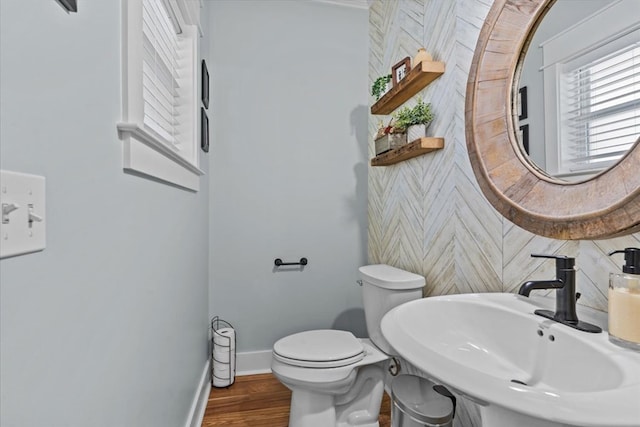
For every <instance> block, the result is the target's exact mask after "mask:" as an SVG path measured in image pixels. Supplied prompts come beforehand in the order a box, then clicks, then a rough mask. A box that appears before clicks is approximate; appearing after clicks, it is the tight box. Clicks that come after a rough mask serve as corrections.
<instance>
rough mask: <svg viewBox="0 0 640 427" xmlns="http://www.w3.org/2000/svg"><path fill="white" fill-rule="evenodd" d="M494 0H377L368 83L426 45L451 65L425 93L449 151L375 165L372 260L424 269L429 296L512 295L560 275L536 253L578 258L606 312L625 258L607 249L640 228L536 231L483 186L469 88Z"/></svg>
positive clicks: (585, 300) (594, 303) (586, 298)
mask: <svg viewBox="0 0 640 427" xmlns="http://www.w3.org/2000/svg"><path fill="white" fill-rule="evenodd" d="M491 4H492V0H377V1H375V2H374V3H373V5H372V6H371V9H370V27H369V28H370V30H369V31H370V64H369V81H370V84H371V83H373V81H374V80H375V79H376V78H377V77H378V76H381V75H383V74H385V73H388V72H389V70H390V69H391V66H392V65H393V64H395V63H396V62H398V61H399V60H400V59H402V58H404V57H405V56H410V57H413V55H414V54H415V53H416V52H417V50H418V48H419V47H425V48H426V49H427V51H428V52H429V53H431V54H432V56H433V57H434V59H435V60H438V61H443V62H445V63H446V72H445V74H444V75H443V76H442V77H440V78H439V79H438V80H436V81H435V82H433V83H432V84H431V85H430V86H428V87H427V88H426V89H424V90H423V91H422V92H421V93H420V94H419V96H422V97H423V98H424V99H425V100H426V101H427V102H430V103H431V104H432V105H433V107H434V111H435V114H436V118H435V120H434V122H433V123H432V124H431V127H430V129H429V134H430V135H433V136H441V137H444V138H445V148H444V149H443V150H439V151H437V152H434V153H430V154H427V155H424V156H421V157H418V158H414V159H411V160H409V161H406V162H402V163H399V164H397V165H394V166H388V167H375V168H374V167H369V213H368V216H369V261H370V262H371V263H387V264H391V265H394V266H397V267H400V268H404V269H407V270H410V271H413V272H417V273H419V274H422V275H424V276H425V277H426V279H427V286H426V287H425V295H442V294H451V293H465V292H493V291H505V292H514V291H515V290H517V288H518V287H519V286H520V284H521V283H523V282H524V281H526V280H531V279H534V280H535V279H543V278H552V277H553V276H554V263H553V262H552V261H549V260H547V261H544V260H540V259H535V258H531V257H530V254H531V253H556V254H566V255H569V256H575V257H577V261H576V263H577V266H578V269H579V274H578V291H579V292H581V293H582V297H581V299H580V301H579V303H581V304H584V305H588V306H591V307H594V308H597V309H600V310H606V309H607V284H608V273H609V272H610V271H616V270H618V269H619V266H620V265H621V263H622V259H620V258H616V259H610V258H609V257H608V256H607V253H608V252H609V251H611V250H613V249H619V248H625V247H629V246H636V247H640V234H635V235H631V236H627V237H622V238H617V239H611V240H601V241H561V240H553V239H548V238H544V237H539V236H535V235H533V234H531V233H529V232H527V231H525V230H522V229H521V228H519V227H517V226H515V225H513V224H512V223H510V222H509V221H507V220H505V219H503V218H502V217H501V216H500V214H498V212H497V211H496V210H495V209H493V207H492V206H491V205H490V204H489V203H488V202H487V200H486V199H485V197H484V196H483V195H482V193H481V191H480V189H479V187H478V185H477V184H476V180H475V177H474V175H473V171H472V169H471V165H470V163H469V159H468V156H467V149H466V143H465V132H464V129H465V121H464V106H465V91H466V83H467V77H468V72H469V67H470V65H471V61H472V59H473V52H474V50H475V45H476V42H477V39H478V35H479V33H480V28H481V27H482V24H483V22H484V19H485V17H486V15H487V12H488V11H489V8H490V7H491ZM415 99H416V98H414V99H413V100H411V101H409V103H408V105H411V104H412V103H414V102H415ZM372 102H373V100H372ZM380 120H382V121H383V122H387V121H388V120H389V117H383V116H370V120H369V135H370V138H369V139H370V141H371V143H370V145H369V147H370V148H369V154H370V157H373V156H374V146H373V135H374V134H375V132H376V129H377V124H378V122H379V121H380Z"/></svg>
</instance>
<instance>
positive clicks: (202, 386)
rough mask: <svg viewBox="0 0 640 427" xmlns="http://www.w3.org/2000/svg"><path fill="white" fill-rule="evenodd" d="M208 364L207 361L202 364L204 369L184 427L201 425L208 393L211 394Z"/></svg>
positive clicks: (198, 426)
mask: <svg viewBox="0 0 640 427" xmlns="http://www.w3.org/2000/svg"><path fill="white" fill-rule="evenodd" d="M209 363H210V362H209V361H208V360H207V363H205V364H204V369H203V370H202V375H201V376H200V383H198V388H197V389H196V394H195V396H194V397H193V402H192V403H191V409H190V410H189V415H188V416H187V421H186V422H185V423H184V427H200V426H201V425H202V420H203V419H204V411H205V409H207V401H208V400H209V393H210V392H211V381H210V372H209V369H210V368H209V366H210V365H209Z"/></svg>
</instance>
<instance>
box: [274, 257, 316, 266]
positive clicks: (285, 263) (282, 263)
mask: <svg viewBox="0 0 640 427" xmlns="http://www.w3.org/2000/svg"><path fill="white" fill-rule="evenodd" d="M308 262H309V261H308V260H307V259H306V258H300V261H298V262H282V260H281V259H280V258H276V259H275V261H273V263H274V264H275V265H276V267H280V266H281V265H307V263H308Z"/></svg>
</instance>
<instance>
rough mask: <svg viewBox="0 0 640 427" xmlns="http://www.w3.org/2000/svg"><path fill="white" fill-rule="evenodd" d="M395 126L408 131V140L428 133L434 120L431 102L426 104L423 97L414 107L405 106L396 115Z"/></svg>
mask: <svg viewBox="0 0 640 427" xmlns="http://www.w3.org/2000/svg"><path fill="white" fill-rule="evenodd" d="M393 116H394V117H395V120H396V121H395V123H394V127H396V128H399V129H401V130H405V131H406V132H407V140H408V141H414V140H416V139H418V138H422V137H424V136H426V135H427V128H428V127H429V124H431V122H432V121H433V112H432V111H431V104H426V103H425V102H424V101H423V100H422V99H418V103H417V104H416V105H415V106H414V107H413V108H410V107H403V108H401V109H400V110H398V111H397V112H396V113H395V114H394V115H393Z"/></svg>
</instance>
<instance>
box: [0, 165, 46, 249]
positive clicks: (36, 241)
mask: <svg viewBox="0 0 640 427" xmlns="http://www.w3.org/2000/svg"><path fill="white" fill-rule="evenodd" d="M0 205H1V208H2V221H0V258H7V257H11V256H16V255H22V254H27V253H30V252H38V251H41V250H43V249H44V248H45V246H46V233H45V230H46V227H45V225H46V219H47V218H46V214H45V178H44V177H43V176H37V175H29V174H26V173H20V172H10V171H6V170H2V171H0Z"/></svg>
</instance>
